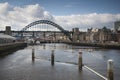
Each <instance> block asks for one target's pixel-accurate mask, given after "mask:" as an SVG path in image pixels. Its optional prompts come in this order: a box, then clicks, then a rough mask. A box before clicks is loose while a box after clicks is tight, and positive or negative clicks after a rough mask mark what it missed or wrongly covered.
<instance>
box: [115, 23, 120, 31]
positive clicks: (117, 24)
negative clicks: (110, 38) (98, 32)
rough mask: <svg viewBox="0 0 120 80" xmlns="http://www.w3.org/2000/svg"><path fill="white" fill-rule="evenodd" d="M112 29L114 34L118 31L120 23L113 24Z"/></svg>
mask: <svg viewBox="0 0 120 80" xmlns="http://www.w3.org/2000/svg"><path fill="white" fill-rule="evenodd" d="M114 29H115V32H117V31H119V29H120V21H116V22H115V23H114Z"/></svg>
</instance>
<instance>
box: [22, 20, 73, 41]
mask: <svg viewBox="0 0 120 80" xmlns="http://www.w3.org/2000/svg"><path fill="white" fill-rule="evenodd" d="M37 24H49V25H52V26H54V27H56V28H57V29H59V30H60V31H61V32H62V33H64V34H65V35H66V36H68V38H69V39H70V40H71V41H72V38H71V36H70V34H69V32H68V31H67V30H64V29H63V28H62V27H61V26H60V25H58V24H56V23H54V22H52V21H49V20H38V21H34V22H32V23H30V24H28V25H27V26H25V27H24V28H23V29H22V30H21V32H23V31H26V30H27V29H28V28H30V27H32V26H34V25H37Z"/></svg>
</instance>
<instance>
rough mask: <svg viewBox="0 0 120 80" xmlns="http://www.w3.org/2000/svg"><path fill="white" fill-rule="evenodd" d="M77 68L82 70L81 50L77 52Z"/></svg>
mask: <svg viewBox="0 0 120 80" xmlns="http://www.w3.org/2000/svg"><path fill="white" fill-rule="evenodd" d="M78 68H79V71H81V70H82V52H79V58H78Z"/></svg>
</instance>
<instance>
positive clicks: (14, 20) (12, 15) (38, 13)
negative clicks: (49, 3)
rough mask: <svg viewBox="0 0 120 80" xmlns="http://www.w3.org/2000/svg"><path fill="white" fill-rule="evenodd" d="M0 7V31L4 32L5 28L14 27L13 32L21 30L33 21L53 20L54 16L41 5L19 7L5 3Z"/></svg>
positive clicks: (0, 4)
mask: <svg viewBox="0 0 120 80" xmlns="http://www.w3.org/2000/svg"><path fill="white" fill-rule="evenodd" d="M0 6H1V8H0V24H1V25H0V30H4V29H5V26H12V29H13V30H21V29H22V28H23V27H25V26H26V25H28V24H29V23H31V22H33V21H36V20H41V19H50V20H52V19H53V17H52V15H51V14H50V13H49V12H48V11H45V10H44V8H43V7H41V6H40V5H39V4H35V5H26V6H22V7H19V6H12V5H10V4H8V3H7V2H5V3H0Z"/></svg>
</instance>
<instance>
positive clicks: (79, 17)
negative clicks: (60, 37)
mask: <svg viewBox="0 0 120 80" xmlns="http://www.w3.org/2000/svg"><path fill="white" fill-rule="evenodd" d="M119 3H120V0H0V30H4V29H5V26H12V30H21V29H22V28H24V27H25V26H26V25H28V24H29V23H31V22H34V21H37V20H41V19H48V20H51V21H54V22H56V23H57V24H59V25H61V26H62V27H63V28H64V29H66V30H71V29H72V28H73V27H79V28H80V30H82V31H83V30H87V28H91V27H93V28H102V27H103V26H106V27H108V28H113V26H114V22H115V21H118V20H120V9H119V7H120V5H119Z"/></svg>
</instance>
